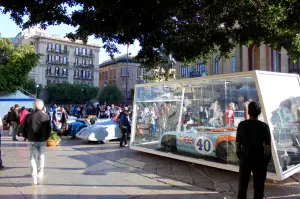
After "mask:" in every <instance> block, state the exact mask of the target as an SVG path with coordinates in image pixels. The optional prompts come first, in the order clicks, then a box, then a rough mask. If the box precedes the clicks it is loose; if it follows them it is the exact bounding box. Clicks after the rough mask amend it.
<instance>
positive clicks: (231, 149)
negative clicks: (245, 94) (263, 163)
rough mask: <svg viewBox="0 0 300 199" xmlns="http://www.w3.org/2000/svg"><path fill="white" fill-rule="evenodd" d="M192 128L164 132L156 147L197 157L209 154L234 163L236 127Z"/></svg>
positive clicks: (236, 159)
mask: <svg viewBox="0 0 300 199" xmlns="http://www.w3.org/2000/svg"><path fill="white" fill-rule="evenodd" d="M203 129H204V128H192V129H190V130H187V131H182V132H176V131H170V132H166V133H164V134H163V135H162V136H161V138H160V140H159V143H158V147H159V148H161V149H164V150H166V151H169V152H175V151H182V152H185V153H190V154H192V155H195V156H198V157H204V156H210V157H213V158H218V159H220V160H222V161H225V162H231V163H236V162H238V158H237V157H236V153H235V151H236V150H235V140H236V128H234V127H230V128H217V129H215V128H206V129H205V131H203Z"/></svg>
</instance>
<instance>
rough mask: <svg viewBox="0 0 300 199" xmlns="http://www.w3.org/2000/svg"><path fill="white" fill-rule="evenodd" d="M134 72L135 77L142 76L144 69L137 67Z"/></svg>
mask: <svg viewBox="0 0 300 199" xmlns="http://www.w3.org/2000/svg"><path fill="white" fill-rule="evenodd" d="M136 73H137V78H142V77H143V76H144V73H145V69H144V68H138V69H137V72H136Z"/></svg>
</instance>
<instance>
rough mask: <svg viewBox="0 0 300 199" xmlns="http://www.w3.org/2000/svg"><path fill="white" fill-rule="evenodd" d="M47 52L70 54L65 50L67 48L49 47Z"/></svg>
mask: <svg viewBox="0 0 300 199" xmlns="http://www.w3.org/2000/svg"><path fill="white" fill-rule="evenodd" d="M47 52H51V53H56V54H60V55H69V51H68V50H65V49H63V50H62V49H61V50H56V49H54V48H47Z"/></svg>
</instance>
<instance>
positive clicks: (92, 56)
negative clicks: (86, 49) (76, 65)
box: [74, 51, 95, 58]
mask: <svg viewBox="0 0 300 199" xmlns="http://www.w3.org/2000/svg"><path fill="white" fill-rule="evenodd" d="M74 55H75V56H78V57H88V58H94V57H95V54H94V53H86V54H85V55H84V54H83V53H82V52H76V51H75V52H74Z"/></svg>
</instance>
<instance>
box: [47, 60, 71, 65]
mask: <svg viewBox="0 0 300 199" xmlns="http://www.w3.org/2000/svg"><path fill="white" fill-rule="evenodd" d="M46 63H47V64H49V65H55V66H69V62H65V63H63V62H60V61H48V60H47V61H46Z"/></svg>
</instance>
